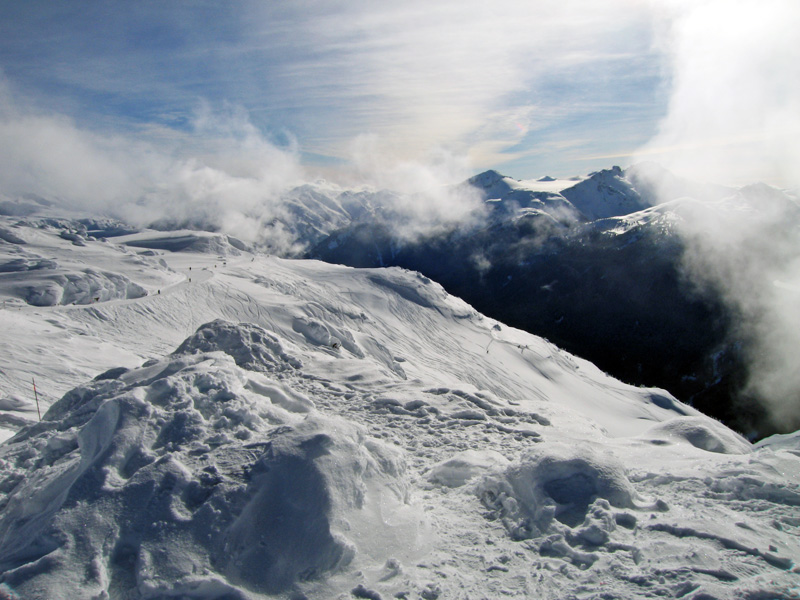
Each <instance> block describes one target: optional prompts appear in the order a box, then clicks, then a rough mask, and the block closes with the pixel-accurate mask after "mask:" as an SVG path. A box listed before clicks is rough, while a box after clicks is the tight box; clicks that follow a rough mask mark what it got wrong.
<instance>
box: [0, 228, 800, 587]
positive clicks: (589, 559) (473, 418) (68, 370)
mask: <svg viewBox="0 0 800 600" xmlns="http://www.w3.org/2000/svg"><path fill="white" fill-rule="evenodd" d="M0 227H1V228H2V229H0V231H2V232H3V235H2V236H0V239H2V241H0V299H1V300H2V302H3V305H2V306H3V309H2V310H0V327H2V331H3V334H2V336H0V385H1V386H2V387H1V388H0V393H1V394H2V395H0V419H2V421H0V425H2V427H3V428H4V429H3V432H4V437H7V438H9V439H7V440H6V441H5V443H4V444H3V445H0V573H1V574H0V597H10V598H67V597H68V598H86V599H90V598H92V599H95V598H167V597H173V598H193V599H212V598H254V599H255V598H266V597H281V598H292V599H299V598H309V599H323V598H349V597H357V598H372V599H375V598H415V599H416V598H424V599H425V600H432V599H436V598H441V599H445V598H476V599H477V598H499V597H508V598H537V599H554V600H555V599H561V598H645V597H658V598H719V599H723V598H725V599H734V598H750V599H753V600H755V599H756V598H761V599H766V598H776V599H790V598H797V597H798V595H799V594H800V583H798V582H799V581H800V577H798V575H800V568H798V567H797V566H796V564H795V561H796V560H797V558H798V557H800V541H799V540H800V537H799V535H800V529H799V528H800V518H798V514H799V513H798V507H800V439H798V436H797V435H787V436H774V437H773V438H769V439H767V440H764V441H763V442H761V443H759V444H758V445H757V446H753V445H751V444H750V443H749V442H747V441H746V440H745V439H743V438H742V437H740V436H738V435H737V434H736V433H734V432H733V431H731V430H729V429H727V428H726V427H725V426H723V425H722V424H720V423H718V422H716V421H714V420H712V419H710V418H708V417H705V416H703V415H701V414H699V413H698V412H697V411H695V410H694V409H692V408H691V407H689V406H687V405H684V404H683V403H681V402H679V401H678V400H676V399H675V398H673V397H672V396H670V395H669V394H668V393H667V392H665V391H663V390H657V389H645V388H636V387H631V386H629V385H626V384H624V383H621V382H619V381H616V380H614V379H612V378H610V377H608V376H607V375H605V374H604V373H602V372H601V371H600V370H598V369H597V368H596V367H594V366H593V365H592V364H590V363H588V362H586V361H584V360H581V359H579V358H577V357H575V356H572V355H569V354H567V353H565V352H563V351H561V350H560V349H558V348H557V347H555V346H554V345H553V344H551V343H549V342H547V341H546V340H544V339H541V338H538V337H535V336H533V335H530V334H528V333H525V332H522V331H519V330H515V329H512V328H509V327H507V326H505V325H503V324H502V323H498V322H496V321H494V320H492V319H489V318H487V317H484V316H482V315H481V314H479V313H477V312H476V311H475V310H474V309H472V308H471V307H470V306H468V305H467V304H465V303H464V302H462V301H461V300H459V299H457V298H454V297H452V296H449V295H448V294H447V293H445V292H444V290H443V289H442V288H441V287H440V286H439V285H438V284H436V283H434V282H432V281H430V280H428V279H426V278H424V277H422V276H421V275H418V274H416V273H412V272H408V271H403V270H400V269H385V270H383V269H364V270H356V269H351V268H346V267H339V266H332V265H328V264H324V263H320V262H316V261H290V260H284V259H279V258H276V257H271V256H267V255H264V254H259V253H253V252H251V251H250V250H249V249H248V248H247V247H246V246H245V245H244V244H241V243H240V242H238V241H236V240H235V239H232V238H228V237H227V236H224V235H213V234H197V233H193V234H192V235H193V236H194V238H192V239H188V238H189V237H191V236H190V235H189V234H187V232H175V233H171V232H152V231H146V232H142V233H135V234H131V233H129V234H128V235H126V236H125V237H108V238H106V239H105V240H104V241H101V240H100V239H98V238H96V237H95V236H92V235H90V234H89V233H88V232H82V231H81V230H80V228H76V227H72V228H70V224H69V222H68V221H57V222H56V221H47V220H37V218H36V217H30V216H29V217H24V218H20V217H3V218H2V223H0ZM65 231H66V232H67V233H72V234H74V235H75V237H70V236H68V235H66V236H65V235H62V233H63V232H65ZM44 299H46V301H45V300H44ZM34 380H35V385H36V395H34V389H33V382H34ZM37 399H38V402H39V403H40V410H41V412H42V419H41V421H40V420H39V418H38V416H37V407H36V400H37Z"/></svg>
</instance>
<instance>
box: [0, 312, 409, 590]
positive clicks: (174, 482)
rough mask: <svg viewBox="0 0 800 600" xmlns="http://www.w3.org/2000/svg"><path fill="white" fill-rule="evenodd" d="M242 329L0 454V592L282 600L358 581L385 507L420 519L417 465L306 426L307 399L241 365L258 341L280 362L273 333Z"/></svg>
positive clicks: (341, 426) (125, 382)
mask: <svg viewBox="0 0 800 600" xmlns="http://www.w3.org/2000/svg"><path fill="white" fill-rule="evenodd" d="M235 329H237V328H236V327H234V326H232V325H230V324H225V323H221V322H215V323H212V324H209V325H206V326H203V327H202V328H201V329H200V331H199V332H198V333H197V334H196V335H195V336H193V337H192V338H190V340H187V342H186V343H185V344H183V345H182V348H183V350H182V351H179V352H176V353H174V354H173V355H171V356H170V357H168V358H167V359H164V360H161V361H150V362H148V363H146V364H145V365H144V366H142V367H141V368H138V369H133V370H125V369H117V370H114V371H113V372H108V373H106V374H104V375H103V376H101V377H99V378H96V379H95V380H94V381H92V382H90V383H89V384H87V385H84V386H81V387H79V388H76V389H75V390H73V391H72V392H70V393H68V394H66V395H65V396H64V397H63V398H62V399H61V400H60V401H58V402H57V403H56V404H54V405H53V407H52V408H51V409H50V410H49V411H48V413H47V414H46V415H45V418H44V420H43V421H42V422H41V423H36V424H35V425H32V426H30V427H27V428H25V429H23V430H21V431H20V432H19V433H18V434H17V435H16V436H15V437H14V438H12V439H11V440H10V441H9V442H7V443H6V444H5V445H3V446H2V447H0V465H2V467H3V469H2V473H3V479H2V481H0V515H2V516H0V540H3V543H2V544H0V573H2V576H0V583H2V584H5V586H8V587H10V588H11V589H13V590H14V591H15V593H17V594H20V595H21V597H37V594H38V591H37V590H56V589H61V590H66V589H69V590H70V594H71V596H70V597H72V598H78V599H82V598H86V599H89V598H109V597H112V598H121V597H136V598H163V597H184V598H212V597H213V598H222V597H226V598H228V597H229V598H245V597H250V595H249V594H250V593H251V592H257V593H267V594H277V593H282V592H285V591H287V590H291V589H292V588H293V586H294V585H295V584H296V583H297V582H301V581H310V580H314V579H316V578H319V577H321V576H323V575H324V574H327V573H330V572H333V571H336V570H337V569H339V568H341V567H343V566H345V565H347V564H348V563H349V562H350V561H351V560H352V559H353V557H354V556H355V555H356V553H357V550H358V546H357V544H355V543H354V542H351V541H349V540H348V539H347V538H346V537H345V536H346V535H348V534H349V532H351V531H357V530H358V527H357V526H356V524H357V523H359V522H362V521H364V522H366V523H367V526H369V527H380V525H381V523H376V522H375V521H374V519H372V517H371V516H370V515H371V514H373V513H374V512H375V509H374V506H375V504H376V503H379V504H380V505H381V506H387V507H389V506H402V505H403V504H404V503H406V501H407V496H408V484H407V476H406V466H405V461H404V458H403V455H402V453H401V452H400V451H399V450H398V449H395V448H394V447H391V446H389V445H387V444H385V443H384V442H381V441H379V440H376V439H373V438H370V437H369V436H368V435H367V434H366V430H365V429H364V428H363V427H362V426H360V425H356V424H352V423H348V422H345V421H344V420H342V419H340V418H338V417H333V416H323V415H321V414H319V413H316V412H313V410H311V408H309V407H308V406H294V410H292V408H293V406H292V405H291V404H289V405H287V404H286V403H285V402H284V401H283V400H284V399H286V398H291V397H295V398H296V397H297V396H298V395H299V393H298V392H296V391H294V390H292V389H290V386H289V385H288V384H286V383H284V382H280V381H273V380H270V379H269V378H268V377H267V376H265V375H263V374H261V373H254V372H252V371H244V370H243V369H241V368H240V367H238V366H237V365H236V364H235V362H234V359H233V358H232V356H233V355H234V354H236V355H238V356H239V358H241V356H242V355H243V354H247V353H246V352H244V351H243V349H242V348H244V347H245V346H247V344H246V343H245V340H246V341H250V340H251V338H253V337H254V338H256V340H258V341H257V342H256V343H255V344H254V345H253V346H251V348H252V347H255V348H258V349H262V348H263V347H265V344H263V343H262V340H264V339H265V336H264V335H263V331H257V330H254V329H253V328H252V327H248V326H242V327H239V328H238V330H239V335H238V336H237V335H234V330H235ZM213 341H216V342H219V343H220V346H218V347H213V343H212V342H213ZM239 344H241V346H240V345H239ZM269 345H270V344H266V346H269ZM199 346H207V347H209V350H211V351H210V352H201V351H199V349H198V347H199ZM190 349H192V350H194V351H197V352H196V353H194V354H189V350H190ZM231 350H233V353H231V355H230V356H229V355H228V354H229V353H230V351H231ZM259 351H260V350H259ZM255 356H256V353H252V354H247V360H245V361H243V362H245V363H247V362H248V361H251V360H254V359H255ZM265 356H267V358H268V359H269V360H272V361H274V360H275V357H274V356H273V355H272V354H270V355H265ZM264 391H266V392H265V393H261V392H264ZM276 400H277V401H276ZM309 411H311V414H305V413H308V412H309ZM75 565H83V566H84V568H83V569H76V568H75Z"/></svg>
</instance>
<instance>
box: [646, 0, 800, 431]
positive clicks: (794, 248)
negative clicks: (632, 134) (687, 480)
mask: <svg viewBox="0 0 800 600" xmlns="http://www.w3.org/2000/svg"><path fill="white" fill-rule="evenodd" d="M654 7H655V8H656V10H657V15H658V20H657V23H659V24H660V26H661V28H660V30H659V37H658V43H659V44H660V45H661V49H662V51H663V52H664V56H665V58H666V61H667V62H666V65H665V66H666V68H667V76H668V77H667V82H668V85H669V87H668V88H667V91H668V93H669V103H668V110H667V114H666V115H665V116H664V118H663V119H662V120H661V122H660V124H659V127H658V132H657V134H656V135H655V136H654V137H653V138H652V139H651V140H650V142H649V143H648V144H646V145H645V146H644V147H643V148H641V149H640V150H639V152H638V153H636V154H637V156H638V158H640V159H643V158H647V159H651V160H656V161H658V162H660V163H661V164H662V165H663V166H665V167H667V168H668V169H670V170H672V171H674V172H676V173H677V174H679V175H684V176H689V177H692V178H694V179H699V180H704V181H711V182H715V183H725V184H737V185H741V184H744V183H752V182H754V181H757V180H762V181H766V182H769V183H772V184H773V185H777V186H798V185H800V135H799V134H800V77H798V75H797V67H796V65H797V64H800V45H799V44H797V33H796V32H797V29H798V27H799V26H800V4H798V3H796V2H786V1H783V0H735V1H732V0H731V1H728V0H725V1H722V0H702V1H696V0H691V1H689V0H663V1H662V2H658V3H654ZM665 199H669V198H665ZM699 200H701V203H700V204H699V205H698V208H697V209H696V210H694V211H692V212H691V213H690V214H689V215H688V216H687V217H686V218H685V219H684V220H683V224H682V229H681V232H682V234H683V236H684V240H685V242H686V252H685V271H686V274H687V275H688V276H689V277H690V279H691V280H692V281H693V282H694V283H695V285H697V286H700V287H703V288H705V289H712V290H714V291H715V292H716V293H717V294H718V295H719V297H721V299H722V300H723V301H724V302H725V303H726V304H727V306H728V308H729V309H730V311H731V313H732V314H733V315H734V316H735V331H734V332H733V334H734V337H735V338H736V339H738V340H739V341H741V342H743V343H744V345H745V347H744V350H745V354H746V356H747V358H748V360H749V362H748V365H747V378H748V383H747V390H746V392H747V393H750V394H753V395H754V396H755V397H757V398H758V399H759V400H761V401H762V402H764V403H765V405H766V406H767V408H768V409H769V410H770V413H771V416H772V419H773V421H774V424H775V425H776V426H777V427H779V428H780V429H783V430H793V429H796V428H797V427H800V371H798V369H797V360H796V355H797V348H799V347H800V318H798V312H797V306H798V300H800V208H798V203H797V197H796V196H795V197H792V196H791V195H787V194H784V193H783V192H781V191H780V190H778V189H775V188H771V187H769V186H766V185H752V186H749V187H746V188H744V189H742V190H741V191H739V192H737V193H736V194H734V195H733V196H732V197H730V198H728V199H726V200H723V201H712V200H710V199H708V198H699Z"/></svg>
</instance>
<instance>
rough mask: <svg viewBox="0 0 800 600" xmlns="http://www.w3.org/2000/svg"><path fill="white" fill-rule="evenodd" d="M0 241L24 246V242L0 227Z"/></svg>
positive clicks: (11, 232)
mask: <svg viewBox="0 0 800 600" xmlns="http://www.w3.org/2000/svg"><path fill="white" fill-rule="evenodd" d="M0 240H2V241H4V242H8V243H9V244H16V245H24V244H25V240H24V239H22V238H21V237H19V236H18V235H17V234H16V233H14V232H13V231H11V230H9V229H6V228H5V227H0Z"/></svg>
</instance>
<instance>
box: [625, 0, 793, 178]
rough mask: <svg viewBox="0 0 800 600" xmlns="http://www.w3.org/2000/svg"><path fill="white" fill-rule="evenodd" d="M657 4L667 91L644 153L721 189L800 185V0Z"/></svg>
mask: <svg viewBox="0 0 800 600" xmlns="http://www.w3.org/2000/svg"><path fill="white" fill-rule="evenodd" d="M656 6H657V7H658V14H659V15H660V17H661V19H660V20H659V21H658V22H659V23H660V24H661V26H662V29H661V38H660V39H661V44H662V45H663V49H664V50H665V53H666V54H665V55H666V57H667V61H668V62H667V69H668V74H669V81H670V85H671V90H670V99H669V105H668V112H667V115H666V117H665V118H664V119H663V120H662V121H661V123H660V126H659V131H658V134H657V135H656V136H655V137H654V138H653V139H652V140H650V142H649V143H648V144H647V145H646V146H644V148H642V149H641V151H640V153H639V154H640V156H644V155H647V156H649V157H651V158H652V159H654V160H657V161H659V162H660V163H662V164H663V165H664V166H666V167H667V168H670V169H671V170H673V171H675V172H678V173H681V174H684V175H688V176H693V177H703V178H706V179H709V180H712V181H716V182H718V183H738V184H744V183H748V182H752V181H756V180H763V181H766V182H768V183H772V184H775V185H779V186H789V185H798V184H800V167H798V165H800V77H799V76H798V75H797V67H796V65H797V64H800V44H797V28H798V27H800V4H798V3H796V2H786V1H785V0H763V1H762V0H757V1H756V0H735V1H725V0H702V1H694V0H693V1H691V2H690V1H685V0H671V1H670V0H664V1H663V2H660V3H658V4H657V5H656Z"/></svg>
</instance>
